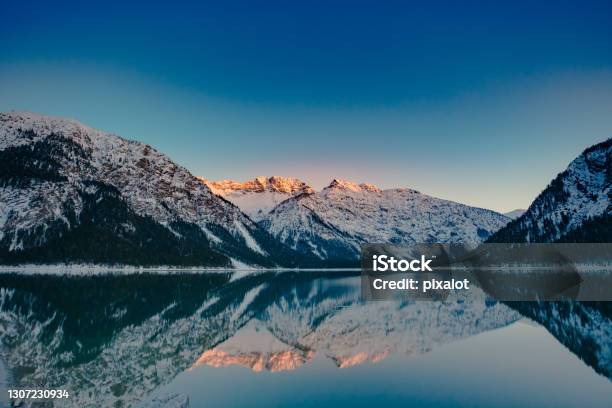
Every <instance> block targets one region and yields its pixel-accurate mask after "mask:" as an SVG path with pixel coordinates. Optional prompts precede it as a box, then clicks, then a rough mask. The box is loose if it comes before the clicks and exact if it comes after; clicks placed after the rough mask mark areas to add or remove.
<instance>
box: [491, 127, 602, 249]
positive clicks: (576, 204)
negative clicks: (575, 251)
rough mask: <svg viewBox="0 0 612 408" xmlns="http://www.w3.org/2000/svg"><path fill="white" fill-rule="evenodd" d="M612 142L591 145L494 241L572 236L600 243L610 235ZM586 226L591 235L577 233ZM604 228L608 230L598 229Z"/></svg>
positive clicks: (499, 233) (543, 240)
mask: <svg viewBox="0 0 612 408" xmlns="http://www.w3.org/2000/svg"><path fill="white" fill-rule="evenodd" d="M611 186H612V139H608V140H607V141H605V142H602V143H599V144H597V145H594V146H591V147H589V148H588V149H586V150H585V151H584V152H583V153H582V154H581V155H580V156H578V157H577V158H576V159H574V161H572V162H571V163H570V165H569V166H568V167H567V169H566V170H565V171H564V172H562V173H560V174H559V175H557V177H556V178H555V179H554V180H553V181H552V182H551V183H550V184H549V185H548V187H546V189H544V191H542V193H540V195H539V196H538V197H537V198H536V199H535V200H534V201H533V203H532V204H531V206H529V209H528V210H527V211H526V212H525V213H524V214H523V215H522V216H520V217H519V218H517V219H516V220H514V221H512V222H511V223H509V224H508V225H507V226H506V227H505V228H503V229H502V230H500V231H498V232H497V233H496V234H495V235H494V236H492V237H491V238H490V241H491V242H553V241H558V240H563V239H564V237H568V234H571V235H574V234H575V233H576V234H575V235H577V236H578V235H580V236H582V238H581V240H586V242H597V241H602V239H603V241H604V242H605V240H606V239H607V237H609V236H610V235H611V232H610V230H609V225H610V217H611V212H612V206H611V204H610V203H611V198H612V189H611ZM583 226H588V229H589V232H588V233H584V234H577V231H579V230H580V229H581V228H582V227H583ZM602 226H605V227H606V228H598V227H602Z"/></svg>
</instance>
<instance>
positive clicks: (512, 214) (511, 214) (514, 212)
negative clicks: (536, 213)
mask: <svg viewBox="0 0 612 408" xmlns="http://www.w3.org/2000/svg"><path fill="white" fill-rule="evenodd" d="M525 211H527V210H523V209H521V208H517V209H516V210H512V211H508V212H506V213H504V215H505V216H506V217H508V218H510V219H512V220H514V219H516V218H518V217H520V216H521V215H523V214H524V213H525Z"/></svg>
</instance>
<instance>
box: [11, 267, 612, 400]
mask: <svg viewBox="0 0 612 408" xmlns="http://www.w3.org/2000/svg"><path fill="white" fill-rule="evenodd" d="M360 295H361V292H360V278H359V276H356V275H355V276H354V275H351V274H348V273H337V272H335V273H325V272H321V273H314V272H311V273H304V272H302V273H272V272H262V273H257V274H251V275H246V276H237V275H232V273H229V272H228V273H203V274H175V275H128V276H111V275H106V276H97V277H72V278H68V277H56V276H17V275H15V274H3V275H0V357H1V358H2V360H3V361H4V362H5V364H6V366H7V367H8V369H9V373H8V374H9V376H8V378H10V379H11V380H10V381H11V382H12V383H13V385H14V386H15V387H20V388H23V387H28V388H32V387H41V388H50V387H61V388H66V389H68V390H70V391H71V395H72V397H71V399H70V401H69V403H68V404H66V403H65V401H64V402H63V403H62V404H61V405H59V406H66V405H72V406H79V407H86V406H91V407H94V406H95V407H98V406H131V405H137V404H139V403H140V402H141V401H143V400H150V396H151V395H152V394H154V393H155V391H156V390H159V389H160V388H162V387H163V386H164V385H165V384H168V383H170V382H171V381H172V380H173V379H175V377H177V375H179V374H180V373H184V372H195V371H197V370H198V369H199V368H201V367H211V368H214V367H216V368H218V367H228V366H229V367H232V366H239V367H240V366H244V367H247V368H248V370H251V371H255V372H259V373H261V372H266V371H269V372H276V373H278V372H285V371H294V370H297V369H300V370H302V369H304V366H308V365H310V364H312V362H313V360H315V359H324V360H327V361H330V362H331V363H332V364H333V365H334V366H335V367H337V368H338V369H347V368H349V367H355V366H360V365H362V364H363V363H365V362H369V363H379V362H381V361H391V360H393V359H394V358H395V357H396V356H417V355H422V354H423V353H427V352H428V351H431V350H434V349H436V348H438V347H440V346H442V345H445V344H451V343H453V342H455V341H457V340H460V339H466V338H470V337H472V336H474V335H476V334H479V333H483V332H488V331H491V330H493V329H497V328H501V327H505V326H508V325H509V324H512V323H513V322H515V321H517V320H519V319H521V318H522V316H528V317H530V318H533V319H534V320H536V321H537V322H539V323H540V324H542V325H543V326H544V327H546V328H547V329H548V330H549V331H550V332H551V333H552V334H553V335H554V336H555V337H557V338H558V339H559V341H560V342H561V343H563V344H564V345H565V346H566V347H568V348H569V349H570V350H571V351H572V352H573V353H575V354H576V355H577V356H578V357H580V358H581V359H582V360H584V361H585V362H586V363H587V364H588V365H589V366H591V367H593V369H595V370H596V371H597V372H599V373H600V374H602V375H604V376H606V377H608V378H612V352H611V351H610V347H612V341H611V339H612V335H611V333H612V331H611V330H612V313H611V309H610V307H609V306H607V305H608V304H607V303H602V304H596V303H593V304H584V303H581V304H579V303H563V304H560V303H558V304H557V303H541V304H537V303H513V304H502V303H498V302H494V301H489V300H487V298H486V297H485V295H484V293H480V294H473V295H472V296H470V297H469V298H458V297H452V296H451V297H449V298H448V299H447V300H446V301H445V302H365V303H364V302H361V301H360ZM349 371H350V370H347V373H348V372H349ZM594 375H595V374H594ZM228 387H231V386H230V385H229V384H228ZM229 391H230V390H229V389H228V392H229Z"/></svg>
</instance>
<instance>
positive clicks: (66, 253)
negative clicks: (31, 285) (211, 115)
mask: <svg viewBox="0 0 612 408" xmlns="http://www.w3.org/2000/svg"><path fill="white" fill-rule="evenodd" d="M235 261H238V262H241V263H246V264H250V265H262V266H275V265H286V266H293V265H295V262H299V261H301V258H300V256H299V255H298V254H296V253H295V252H293V251H292V250H290V249H288V248H286V247H284V246H283V245H281V244H279V243H278V241H276V240H275V239H274V238H272V237H271V236H270V235H269V234H268V233H266V232H265V231H264V230H263V229H262V228H260V227H259V226H258V225H257V224H256V223H254V222H253V221H252V220H251V219H249V217H247V216H246V215H244V214H243V213H242V212H241V211H240V209H239V208H238V207H236V206H235V205H233V204H232V203H230V202H228V201H226V200H224V199H223V198H220V197H218V196H217V195H215V194H213V193H212V192H211V191H210V189H209V188H208V187H207V186H206V185H205V184H203V183H202V182H200V180H198V179H197V178H196V177H194V176H193V175H191V174H190V173H189V171H187V170H186V169H185V168H183V167H181V166H179V165H177V164H175V163H173V162H172V161H171V160H170V159H169V158H168V157H167V156H165V155H163V154H162V153H160V152H158V151H156V150H155V149H153V148H152V147H151V146H149V145H146V144H144V143H140V142H137V141H131V140H126V139H123V138H121V137H118V136H115V135H112V134H109V133H105V132H101V131H98V130H94V129H92V128H89V127H87V126H83V125H81V124H79V123H77V122H75V121H73V120H68V119H62V118H56V117H49V116H42V115H38V114H34V113H27V112H11V113H2V114H0V263H23V262H35V263H51V262H79V263H80V262H95V263H120V264H139V265H160V264H162V265H163V264H170V265H200V266H224V267H225V266H231V265H232V263H235Z"/></svg>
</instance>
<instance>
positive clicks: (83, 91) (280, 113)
mask: <svg viewBox="0 0 612 408" xmlns="http://www.w3.org/2000/svg"><path fill="white" fill-rule="evenodd" d="M0 1H1V2H2V7H1V9H2V11H1V14H2V15H3V19H2V24H0V111H10V110H27V111H33V112H38V113H43V114H49V115H59V116H65V117H70V118H74V119H76V120H78V121H80V122H82V123H84V124H87V125H89V126H92V127H95V128H98V129H102V130H106V131H110V132H113V133H116V134H119V135H121V136H123V137H126V138H129V139H136V140H141V141H143V142H146V143H149V144H151V145H152V146H154V147H155V148H157V149H158V150H160V151H162V152H164V153H166V154H168V155H169V156H170V157H171V158H172V159H173V160H174V161H175V162H177V163H179V164H181V165H183V166H185V167H187V168H188V169H189V170H190V171H191V172H192V173H194V174H196V175H201V176H203V177H206V178H209V179H213V180H216V179H236V180H247V179H251V178H253V177H255V176H259V175H281V176H293V177H299V178H301V179H303V180H304V181H306V182H308V183H309V184H311V185H313V186H314V187H315V188H322V187H324V186H325V185H327V184H328V183H329V182H330V181H331V180H332V179H334V178H344V179H348V180H352V181H355V182H369V183H373V184H376V185H378V186H380V187H382V188H393V187H410V188H415V189H417V190H419V191H421V192H424V193H427V194H430V195H434V196H437V197H442V198H446V199H451V200H454V201H458V202H463V203H467V204H471V205H476V206H479V207H485V208H490V209H493V210H497V211H509V210H512V209H515V208H526V207H527V206H528V205H529V204H530V203H531V201H532V200H533V199H534V198H535V197H536V196H537V194H538V193H539V192H540V191H541V190H543V189H544V188H545V187H546V185H547V184H548V182H549V181H550V180H551V179H552V178H553V177H554V176H555V175H556V174H557V173H559V172H560V171H562V170H563V169H564V168H565V167H566V166H567V165H568V164H569V162H570V161H571V160H572V159H573V158H575V157H576V156H577V155H578V154H580V152H581V151H583V150H584V149H585V148H586V147H588V146H590V145H592V144H594V143H597V142H600V141H603V140H605V139H607V138H609V137H612V3H610V2H609V1H600V2H589V1H575V2H567V1H555V2H547V1H541V2H532V1H530V2H522V1H514V2H507V3H508V4H504V5H502V4H493V3H496V2H489V1H486V2H474V1H464V2H457V1H448V2H443V1H427V2H421V3H417V2H407V1H401V2H393V1H389V2H384V4H379V3H381V2H361V1H351V2H335V1H325V2H318V1H309V2H287V1H279V2H274V1H268V2H258V1H248V2H247V1H245V2H239V1H238V2H204V1H193V2H182V1H174V2H155V1H149V2H146V3H144V2H143V3H138V2H114V1H105V2H100V3H97V2H83V1H79V2H76V1H75V2H62V1H56V2H52V3H51V2H44V1H43V2H39V1H36V0H34V1H28V2H9V1H7V0H0ZM124 3H126V4H124ZM127 3H129V4H127Z"/></svg>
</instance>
